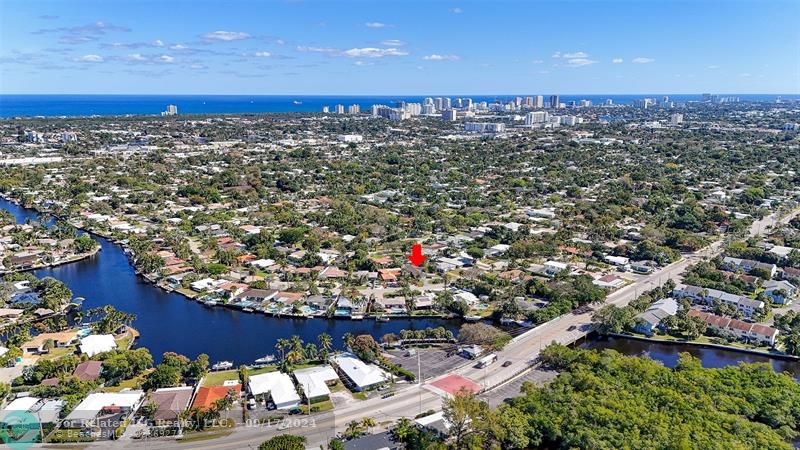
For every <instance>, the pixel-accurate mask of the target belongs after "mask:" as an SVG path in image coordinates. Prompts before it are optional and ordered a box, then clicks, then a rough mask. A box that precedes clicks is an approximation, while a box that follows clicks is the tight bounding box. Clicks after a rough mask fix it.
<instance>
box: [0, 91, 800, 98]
mask: <svg viewBox="0 0 800 450" xmlns="http://www.w3.org/2000/svg"><path fill="white" fill-rule="evenodd" d="M703 94H712V95H800V92H797V93H791V92H714V91H701V92H617V93H609V92H601V93H587V92H580V93H548V94H530V93H529V94H520V93H449V94H442V93H438V94H419V93H417V94H330V93H326V94H302V93H289V94H240V93H236V94H220V93H216V94H212V93H169V94H163V93H162V94H154V93H148V94H142V93H0V96H6V95H9V96H10V95H18V96H22V95H26V96H57V95H61V96H68V95H87V96H100V95H118V96H169V95H174V96H190V95H204V96H237V97H245V96H251V97H292V96H295V97H296V96H304V97H397V96H405V97H430V96H475V97H478V96H480V97H492V96H495V97H499V96H533V95H567V96H580V95H593V96H598V95H607V96H615V95H703Z"/></svg>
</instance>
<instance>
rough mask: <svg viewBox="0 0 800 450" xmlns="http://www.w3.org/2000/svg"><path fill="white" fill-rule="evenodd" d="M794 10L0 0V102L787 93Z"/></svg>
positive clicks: (697, 1) (799, 37) (297, 0)
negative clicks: (27, 98)
mask: <svg viewBox="0 0 800 450" xmlns="http://www.w3.org/2000/svg"><path fill="white" fill-rule="evenodd" d="M798 17H800V2H798V1H795V0H787V1H772V0H761V1H755V0H753V1H742V0H729V1H711V0H694V1H655V0H640V1H607V0H595V1H592V0H586V1H502V0H501V1H491V2H490V1H450V0H429V1H411V0H407V1H392V0H380V1H355V0H353V1H333V0H328V1H312V0H306V1H303V0H294V1H277V0H276V1H255V0H250V1H225V2H223V1H215V2H211V1H202V0H200V1H198V0H194V1H189V0H183V1H164V0H162V1H136V2H134V1H126V0H114V1H110V0H101V1H83V0H69V1H67V0H63V1H37V0H24V1H17V0H3V1H2V2H0V93H6V94H8V93H49V94H53V93H56V94H60V93H63V94H68V93H70V94H71V93H74V94H88V93H101V94H342V95H345V94H365V95H369V94H389V95H397V94H405V95H410V94H426V93H436V94H504V93H519V94H525V93H531V94H537V93H542V94H545V93H562V94H614V93H618V94H621V93H632V94H635V93H660V92H663V93H699V92H716V93H798V92H800V27H798V26H797V18H798Z"/></svg>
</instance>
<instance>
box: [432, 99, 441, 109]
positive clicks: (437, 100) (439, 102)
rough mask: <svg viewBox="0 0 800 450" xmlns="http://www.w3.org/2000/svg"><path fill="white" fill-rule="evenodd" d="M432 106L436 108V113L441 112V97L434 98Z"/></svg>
mask: <svg viewBox="0 0 800 450" xmlns="http://www.w3.org/2000/svg"><path fill="white" fill-rule="evenodd" d="M433 106H435V107H436V110H437V111H441V110H442V109H443V108H442V97H436V98H435V99H433Z"/></svg>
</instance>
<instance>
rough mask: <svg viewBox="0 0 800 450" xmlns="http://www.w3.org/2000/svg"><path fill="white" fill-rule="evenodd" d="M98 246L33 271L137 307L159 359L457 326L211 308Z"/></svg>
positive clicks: (23, 214)
mask: <svg viewBox="0 0 800 450" xmlns="http://www.w3.org/2000/svg"><path fill="white" fill-rule="evenodd" d="M0 208H3V209H7V210H9V211H11V213H12V214H13V215H14V216H15V217H16V219H17V221H18V222H25V221H26V220H27V219H30V220H38V218H39V215H38V214H37V213H36V212H35V211H33V210H29V209H25V208H22V207H20V206H19V205H16V204H14V203H12V202H9V201H8V200H5V199H3V198H0ZM95 239H97V240H98V241H99V242H100V245H101V248H102V250H101V251H100V252H99V253H97V255H95V256H93V257H91V258H88V259H85V260H82V261H79V262H75V263H71V264H66V265H63V266H57V267H53V268H48V269H41V270H37V271H35V272H34V274H35V275H36V276H37V277H39V278H41V277H53V278H56V279H59V280H61V281H63V282H64V283H66V284H67V285H68V286H69V287H70V289H72V292H73V294H74V295H75V296H76V297H84V298H85V299H86V300H85V301H84V302H83V306H84V309H89V308H93V307H97V306H103V305H107V304H111V305H114V307H116V308H117V309H119V310H121V311H125V312H129V313H133V314H136V321H135V322H134V323H133V326H134V327H135V328H136V329H138V330H139V331H140V332H141V337H140V338H139V339H138V341H137V346H139V347H147V348H148V349H150V353H152V355H153V358H154V359H155V360H156V361H157V362H158V361H160V360H161V355H162V354H163V353H164V352H170V351H171V352H177V353H180V354H183V355H186V356H189V357H191V358H194V357H196V356H197V355H198V354H200V353H206V354H207V355H208V356H209V358H210V360H211V361H212V362H215V361H221V360H229V361H233V362H234V363H236V364H242V363H252V362H253V361H254V360H255V359H257V358H260V357H262V356H264V355H265V354H273V353H275V342H276V341H277V339H279V338H288V337H290V336H292V335H298V336H300V337H301V338H303V340H305V341H306V342H314V343H317V336H319V335H320V334H321V333H328V334H330V335H331V336H332V337H333V341H334V346H335V347H337V348H341V347H342V345H343V344H342V339H341V336H342V335H344V334H345V333H348V332H349V333H352V334H371V335H373V336H374V337H375V338H376V339H379V338H380V337H381V336H383V335H384V334H386V333H398V332H399V331H400V330H402V329H423V328H427V327H438V326H444V327H445V328H447V329H449V330H452V331H453V332H456V331H457V329H458V326H459V323H458V322H457V321H452V320H443V319H413V320H412V319H392V320H391V321H390V322H377V321H374V320H363V321H353V320H326V319H286V318H274V317H268V316H265V315H263V314H257V313H245V312H242V311H234V310H230V309H227V308H223V307H214V308H209V307H206V306H203V305H201V304H199V303H197V302H194V301H191V300H187V299H186V297H184V296H182V295H180V294H176V293H170V292H166V291H164V290H162V289H160V288H158V287H155V286H154V285H152V284H150V283H148V282H147V281H146V280H144V279H143V278H141V277H139V276H137V275H136V274H135V272H134V268H133V266H132V265H131V263H130V262H129V260H128V258H127V256H126V255H125V253H124V252H123V251H122V248H121V247H120V246H118V245H116V244H114V243H113V242H111V241H109V240H107V239H104V238H102V237H99V236H95Z"/></svg>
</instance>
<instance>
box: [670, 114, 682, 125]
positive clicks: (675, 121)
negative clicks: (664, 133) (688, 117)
mask: <svg viewBox="0 0 800 450" xmlns="http://www.w3.org/2000/svg"><path fill="white" fill-rule="evenodd" d="M669 123H671V124H672V125H679V124H682V123H683V114H681V113H675V114H672V115H671V116H669Z"/></svg>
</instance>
